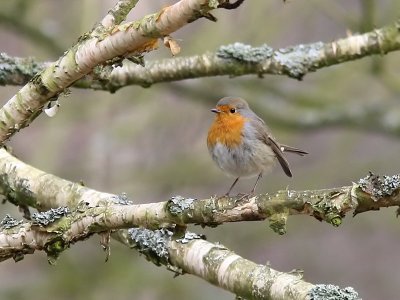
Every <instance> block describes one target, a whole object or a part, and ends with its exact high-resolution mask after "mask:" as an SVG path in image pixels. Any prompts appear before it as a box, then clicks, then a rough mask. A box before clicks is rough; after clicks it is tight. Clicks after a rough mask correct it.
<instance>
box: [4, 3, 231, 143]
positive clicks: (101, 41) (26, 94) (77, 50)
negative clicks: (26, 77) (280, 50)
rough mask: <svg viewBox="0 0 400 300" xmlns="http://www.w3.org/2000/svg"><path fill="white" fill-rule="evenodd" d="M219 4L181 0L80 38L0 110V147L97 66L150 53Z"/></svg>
mask: <svg viewBox="0 0 400 300" xmlns="http://www.w3.org/2000/svg"><path fill="white" fill-rule="evenodd" d="M224 2H226V0H213V1H211V0H181V1H179V2H177V3H175V4H174V5H171V6H169V7H166V8H164V9H162V10H161V11H160V12H158V13H156V14H152V15H148V16H146V17H144V18H143V19H142V20H139V21H136V22H130V23H126V24H123V25H118V26H114V27H112V28H106V29H105V30H104V31H101V32H100V33H98V32H97V31H92V32H91V33H88V34H86V35H83V36H81V37H80V39H79V40H78V42H77V44H75V45H74V46H73V47H72V48H70V49H69V50H68V51H66V52H65V53H64V55H63V56H62V57H60V58H59V59H58V61H56V62H54V63H51V64H50V65H49V66H48V67H47V68H46V69H45V70H43V71H42V72H41V73H39V74H37V75H36V76H34V77H33V78H32V79H31V80H30V81H29V82H28V83H27V84H26V85H25V86H24V87H22V88H21V89H20V90H19V91H18V93H17V94H16V95H14V96H13V97H12V98H11V99H10V100H9V101H8V102H7V103H6V104H5V105H4V106H3V107H2V108H1V109H0V144H2V143H4V141H5V140H6V139H8V138H10V137H11V136H12V135H13V134H14V133H15V132H17V131H18V130H20V129H22V128H24V127H26V126H28V125H29V124H30V123H31V121H32V120H33V119H34V118H35V117H37V116H38V115H39V114H40V113H41V111H42V108H43V107H44V105H45V104H46V103H47V102H48V101H50V100H52V99H54V97H56V96H57V95H59V94H60V93H61V92H63V91H64V89H65V88H67V87H69V86H70V85H72V84H73V83H74V82H75V81H76V80H78V79H80V78H81V77H83V76H84V75H86V74H88V73H89V72H91V71H92V70H93V68H95V67H96V66H98V65H99V64H107V63H109V64H110V63H111V64H112V63H114V62H117V61H118V60H119V61H120V60H121V59H122V58H124V57H127V56H128V57H129V56H131V55H140V54H141V53H143V52H146V51H150V50H152V49H155V48H156V47H157V42H158V38H161V37H164V36H167V35H169V34H170V33H172V32H174V31H176V30H178V29H179V28H181V27H182V26H184V25H186V24H188V23H190V22H193V21H194V20H196V19H198V18H201V17H203V16H204V15H206V14H207V13H208V12H209V11H210V10H212V9H214V8H217V6H218V5H219V4H221V3H224ZM92 33H95V34H92Z"/></svg>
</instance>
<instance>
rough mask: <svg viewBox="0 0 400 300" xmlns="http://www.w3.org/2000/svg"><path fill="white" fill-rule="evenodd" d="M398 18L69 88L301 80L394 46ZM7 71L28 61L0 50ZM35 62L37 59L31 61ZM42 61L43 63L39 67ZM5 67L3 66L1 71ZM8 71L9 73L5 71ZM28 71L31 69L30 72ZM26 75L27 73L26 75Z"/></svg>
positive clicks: (128, 71) (122, 71)
mask: <svg viewBox="0 0 400 300" xmlns="http://www.w3.org/2000/svg"><path fill="white" fill-rule="evenodd" d="M399 28H400V20H398V21H396V22H395V23H394V24H392V25H389V26H386V27H382V28H380V29H375V30H373V31H371V32H368V33H364V34H358V35H352V36H349V37H347V38H343V39H339V40H336V41H334V42H329V43H325V44H324V43H322V42H317V43H312V44H306V45H298V46H295V47H287V48H281V49H277V50H274V49H272V48H271V47H269V46H267V45H263V46H261V47H251V46H248V45H243V44H240V43H235V44H232V45H228V46H221V47H220V48H219V50H218V51H217V52H215V53H211V52H207V53H204V54H201V55H196V56H191V57H176V58H170V59H164V60H160V61H153V62H151V61H150V62H146V66H140V65H137V64H128V63H125V64H124V65H123V66H122V67H116V68H114V69H113V70H110V68H100V69H97V70H95V71H94V72H93V73H91V74H90V75H88V76H86V77H84V78H82V79H81V80H79V81H77V82H76V83H75V85H74V87H78V88H92V89H101V90H108V91H111V92H114V91H116V90H118V89H120V88H122V87H125V86H128V85H141V86H143V87H149V86H151V85H152V84H155V83H159V82H169V81H177V80H183V79H189V78H200V77H207V76H220V75H228V76H241V75H248V74H257V75H259V76H262V75H264V74H277V75H287V76H289V77H292V78H296V79H301V78H302V77H303V76H305V75H306V74H307V73H308V72H312V71H316V70H317V69H320V68H324V67H328V66H331V65H335V64H339V63H343V62H346V61H351V60H355V59H360V58H364V57H368V56H371V55H374V54H379V55H383V54H386V53H388V52H392V51H398V50H399V49H400V29H399ZM3 56H4V58H2V57H1V56H0V61H2V60H3V61H4V63H5V66H7V68H8V69H9V70H10V72H2V73H0V83H2V84H11V85H13V84H17V85H19V84H21V83H20V82H21V81H22V79H23V78H24V79H25V80H27V77H25V74H24V73H22V72H21V73H20V77H21V78H19V76H18V74H19V70H23V71H25V70H29V69H31V64H29V61H28V63H27V64H25V65H22V66H21V65H20V64H21V63H22V64H24V63H25V61H24V60H21V59H18V58H16V59H15V61H13V58H10V57H8V56H6V55H5V54H3ZM35 64H36V66H37V65H39V66H40V65H41V63H37V62H36V63H35ZM46 65H47V64H43V67H45V66H46ZM7 68H6V69H7ZM11 70H12V71H13V72H11ZM34 70H35V69H33V70H32V72H31V76H33V75H34V74H35V73H34ZM28 78H29V77H28Z"/></svg>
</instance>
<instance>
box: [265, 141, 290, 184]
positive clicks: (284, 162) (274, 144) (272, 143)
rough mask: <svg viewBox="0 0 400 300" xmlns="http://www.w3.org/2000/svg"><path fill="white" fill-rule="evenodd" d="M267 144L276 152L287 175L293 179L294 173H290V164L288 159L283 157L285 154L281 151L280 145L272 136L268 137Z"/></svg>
mask: <svg viewBox="0 0 400 300" xmlns="http://www.w3.org/2000/svg"><path fill="white" fill-rule="evenodd" d="M266 144H267V145H269V146H270V147H271V149H272V151H274V153H275V155H276V158H277V159H278V161H279V163H280V165H281V167H282V169H283V171H284V172H285V174H286V175H287V176H289V177H292V172H291V171H290V167H289V163H288V161H287V160H286V158H285V157H284V156H283V152H282V150H281V147H280V146H279V145H278V143H277V142H276V141H275V140H274V139H273V138H272V137H270V136H268V137H267V140H266Z"/></svg>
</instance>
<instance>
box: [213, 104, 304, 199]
mask: <svg viewBox="0 0 400 300" xmlns="http://www.w3.org/2000/svg"><path fill="white" fill-rule="evenodd" d="M211 111H212V112H213V113H215V114H216V116H215V119H214V121H213V122H212V124H211V126H210V128H209V130H208V135H207V147H208V150H209V152H210V155H211V157H212V159H213V161H214V162H215V163H216V164H217V165H218V167H219V168H220V169H221V170H222V171H223V172H224V173H225V174H227V175H229V176H231V177H234V178H236V179H235V181H234V182H233V184H232V185H231V186H230V188H229V190H228V192H226V194H225V196H229V194H230V193H231V191H232V189H233V187H234V186H235V185H236V183H237V182H238V181H239V178H242V177H254V176H257V175H258V176H257V179H256V182H255V184H254V186H253V188H252V190H251V191H250V193H248V194H244V195H254V193H255V190H256V187H257V184H258V182H259V180H260V179H261V177H262V176H263V174H264V173H266V172H268V171H270V170H271V169H272V168H273V166H274V165H275V164H276V162H277V161H278V162H279V164H280V165H281V167H282V169H283V171H284V172H285V174H286V175H287V176H289V177H292V172H291V170H290V166H289V163H288V161H287V160H286V158H285V156H284V152H289V153H295V154H298V155H301V156H304V155H306V154H308V152H306V151H304V150H301V149H298V148H295V147H291V146H287V145H284V144H280V143H278V142H277V141H276V140H275V138H274V137H273V136H272V134H271V132H270V130H269V128H268V127H267V125H266V124H265V122H264V121H263V120H262V119H261V118H260V117H259V116H257V115H256V114H255V113H254V112H253V111H252V110H251V109H250V107H249V104H248V103H247V101H246V100H244V99H242V98H240V97H224V98H222V99H220V100H219V101H218V102H217V104H216V106H215V108H213V109H211Z"/></svg>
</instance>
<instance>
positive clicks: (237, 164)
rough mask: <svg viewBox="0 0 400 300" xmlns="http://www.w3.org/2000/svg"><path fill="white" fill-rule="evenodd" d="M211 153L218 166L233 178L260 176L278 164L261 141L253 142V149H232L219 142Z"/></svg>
mask: <svg viewBox="0 0 400 300" xmlns="http://www.w3.org/2000/svg"><path fill="white" fill-rule="evenodd" d="M210 153H211V156H212V158H213V160H214V161H215V162H216V163H217V165H218V166H219V167H220V168H221V169H222V170H223V171H224V172H225V173H227V174H228V175H230V176H233V177H251V176H255V175H258V174H260V173H261V172H266V171H269V170H270V169H271V168H272V167H273V165H274V164H275V162H276V157H275V154H274V153H273V151H272V149H271V148H270V147H269V146H267V145H266V144H265V143H262V142H259V141H255V142H253V143H252V145H251V147H250V145H248V144H242V145H241V146H239V147H234V148H231V149H230V148H228V147H226V146H225V145H224V144H221V143H219V142H218V143H216V145H215V147H214V148H213V149H210Z"/></svg>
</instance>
